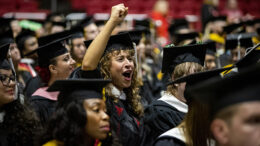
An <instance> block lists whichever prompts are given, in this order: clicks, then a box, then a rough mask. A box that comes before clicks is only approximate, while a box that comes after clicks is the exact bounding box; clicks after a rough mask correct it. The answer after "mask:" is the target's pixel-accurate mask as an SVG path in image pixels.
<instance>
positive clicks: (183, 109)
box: [158, 92, 188, 113]
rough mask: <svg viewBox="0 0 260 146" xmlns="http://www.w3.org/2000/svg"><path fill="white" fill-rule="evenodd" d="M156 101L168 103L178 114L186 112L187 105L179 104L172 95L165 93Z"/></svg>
mask: <svg viewBox="0 0 260 146" xmlns="http://www.w3.org/2000/svg"><path fill="white" fill-rule="evenodd" d="M158 100H162V101H164V102H166V103H168V104H169V105H171V106H173V107H175V108H176V109H177V110H179V111H180V112H183V113H187V112H188V105H187V104H186V103H184V102H181V101H180V100H179V99H177V98H176V97H175V96H173V95H172V94H169V93H167V92H165V93H164V95H163V96H162V97H161V98H159V99H158Z"/></svg>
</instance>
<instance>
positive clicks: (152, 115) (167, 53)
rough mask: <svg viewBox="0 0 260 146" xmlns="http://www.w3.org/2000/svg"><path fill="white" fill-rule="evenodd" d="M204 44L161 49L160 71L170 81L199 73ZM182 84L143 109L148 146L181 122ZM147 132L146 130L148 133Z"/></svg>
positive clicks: (202, 62) (171, 46)
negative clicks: (168, 77) (167, 76)
mask: <svg viewBox="0 0 260 146" xmlns="http://www.w3.org/2000/svg"><path fill="white" fill-rule="evenodd" d="M206 47H207V44H195V45H187V46H182V47H175V46H174V45H169V46H166V47H165V48H164V50H163V51H164V52H163V63H162V72H163V73H164V75H169V76H170V78H171V80H176V79H178V78H180V77H182V76H185V75H188V74H191V73H194V72H200V71H202V70H203V65H204V58H205V52H206ZM184 90H185V84H184V83H180V84H172V85H169V86H168V88H167V91H166V92H165V94H164V95H163V96H162V97H161V98H159V99H158V100H156V101H154V102H153V103H152V104H151V105H149V106H148V107H147V108H146V109H145V116H144V124H145V127H146V129H150V132H148V135H150V136H147V137H149V138H148V140H147V142H146V143H147V144H148V143H150V145H151V144H152V143H153V141H154V140H155V139H156V138H157V137H158V136H159V135H160V134H162V133H164V132H166V131H167V130H169V129H171V128H173V127H176V126H177V125H179V124H180V123H181V121H182V120H183V118H184V116H185V114H186V113H187V112H188V106H187V104H186V99H185V97H184ZM148 131H149V130H148Z"/></svg>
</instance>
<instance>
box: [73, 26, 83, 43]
mask: <svg viewBox="0 0 260 146" xmlns="http://www.w3.org/2000/svg"><path fill="white" fill-rule="evenodd" d="M70 32H71V39H72V40H73V39H76V38H83V37H84V35H83V28H82V27H81V26H75V27H73V28H71V29H70Z"/></svg>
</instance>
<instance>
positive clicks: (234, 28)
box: [223, 22, 245, 34]
mask: <svg viewBox="0 0 260 146" xmlns="http://www.w3.org/2000/svg"><path fill="white" fill-rule="evenodd" d="M223 31H224V32H226V33H227V34H230V33H232V32H234V31H237V33H242V32H244V31H245V29H244V22H241V23H235V24H230V25H227V26H225V27H224V28H223Z"/></svg>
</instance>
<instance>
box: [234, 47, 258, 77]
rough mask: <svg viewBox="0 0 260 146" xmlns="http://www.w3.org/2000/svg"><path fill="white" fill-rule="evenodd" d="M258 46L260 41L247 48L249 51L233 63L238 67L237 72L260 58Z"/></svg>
mask: <svg viewBox="0 0 260 146" xmlns="http://www.w3.org/2000/svg"><path fill="white" fill-rule="evenodd" d="M259 46H260V43H259V44H257V45H255V46H254V47H252V48H249V51H248V52H247V53H246V55H245V56H244V57H243V58H241V59H240V60H239V61H238V62H236V63H235V66H236V67H237V68H238V71H239V72H240V71H241V70H242V69H244V68H246V67H249V66H251V65H254V64H256V63H257V62H258V60H259V59H260V50H257V48H258V47H259Z"/></svg>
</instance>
